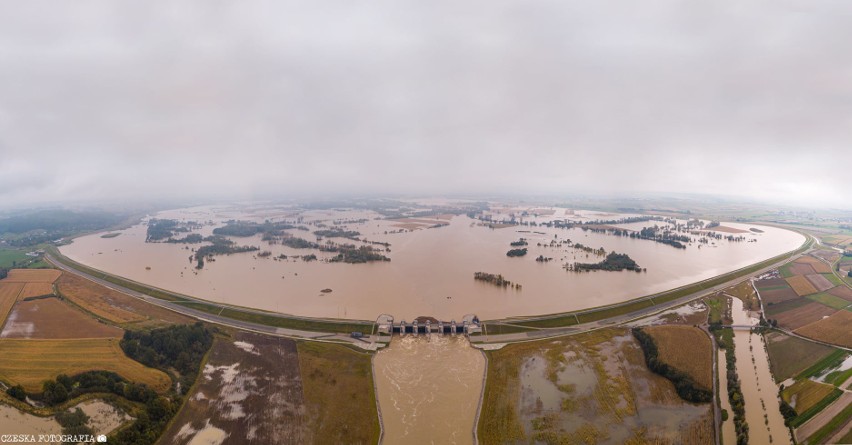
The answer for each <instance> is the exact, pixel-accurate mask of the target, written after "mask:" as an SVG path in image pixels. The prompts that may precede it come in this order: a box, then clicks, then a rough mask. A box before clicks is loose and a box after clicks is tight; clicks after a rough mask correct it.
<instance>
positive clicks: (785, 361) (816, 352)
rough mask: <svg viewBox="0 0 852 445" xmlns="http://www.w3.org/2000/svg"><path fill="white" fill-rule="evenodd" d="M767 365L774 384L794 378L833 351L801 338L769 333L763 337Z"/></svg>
mask: <svg viewBox="0 0 852 445" xmlns="http://www.w3.org/2000/svg"><path fill="white" fill-rule="evenodd" d="M765 338H766V350H767V352H768V353H769V363H770V366H771V368H772V375H773V377H774V378H775V381H776V382H783V381H784V380H787V379H788V378H791V377H794V376H796V375H797V374H799V373H800V372H802V371H803V370H804V369H805V368H807V367H808V366H809V365H810V364H812V363H817V362H819V361H820V360H822V359H824V358H825V357H827V356H828V355H829V354H831V352H832V351H834V349H833V348H830V347H828V346H823V345H820V344H817V343H814V342H810V341H807V340H802V339H801V338H797V337H792V336H789V335H786V334H783V333H781V332H769V333H767V334H766V336H765Z"/></svg>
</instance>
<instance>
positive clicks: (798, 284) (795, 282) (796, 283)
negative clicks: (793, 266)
mask: <svg viewBox="0 0 852 445" xmlns="http://www.w3.org/2000/svg"><path fill="white" fill-rule="evenodd" d="M787 283H788V284H789V285H790V287H792V288H793V290H794V291H796V294H797V295H799V296H800V297H804V296H805V295H810V294H815V293H817V289H816V287H814V285H813V284H811V282H810V281H808V279H807V278H805V276H804V275H796V276H792V277H789V278H787Z"/></svg>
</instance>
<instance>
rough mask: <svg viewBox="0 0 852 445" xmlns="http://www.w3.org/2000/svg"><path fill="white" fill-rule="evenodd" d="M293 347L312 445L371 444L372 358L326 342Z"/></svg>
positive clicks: (375, 431) (374, 436)
mask: <svg viewBox="0 0 852 445" xmlns="http://www.w3.org/2000/svg"><path fill="white" fill-rule="evenodd" d="M296 348H297V350H298V352H299V372H300V373H301V376H302V388H303V390H304V398H305V412H306V417H307V419H308V426H307V429H308V430H309V431H312V432H313V443H317V444H327V443H347V444H372V443H376V442H377V441H378V439H379V434H380V428H379V418H378V411H377V409H376V392H375V388H374V386H373V371H372V356H371V355H370V354H367V353H363V352H360V351H356V350H354V349H351V348H349V347H347V346H342V345H336V344H331V343H317V342H308V341H303V342H298V343H297V344H296ZM353 407H354V408H353Z"/></svg>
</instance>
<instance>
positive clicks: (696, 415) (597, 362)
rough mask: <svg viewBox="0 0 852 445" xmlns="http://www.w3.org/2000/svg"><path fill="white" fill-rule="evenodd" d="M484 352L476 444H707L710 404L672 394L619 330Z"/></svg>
mask: <svg viewBox="0 0 852 445" xmlns="http://www.w3.org/2000/svg"><path fill="white" fill-rule="evenodd" d="M489 357H490V361H489V380H488V388H486V396H485V400H486V403H485V405H484V406H483V413H482V420H481V421H480V426H479V431H480V433H481V443H484V444H491V443H519V444H520V443H578V444H579V443H585V444H601V445H603V444H624V443H666V444H667V443H678V444H696V445H698V444H707V443H712V440H713V421H712V409H711V405H710V404H709V403H704V404H692V403H687V402H684V401H683V400H682V399H681V398H680V397H678V395H677V394H676V392H675V389H674V385H672V383H671V382H670V381H669V380H667V379H665V378H664V377H661V376H659V375H657V374H654V373H652V372H651V371H650V370H648V368H647V367H646V366H645V363H644V357H643V354H642V351H641V349H640V347H639V345H638V343H637V342H636V341H635V339H634V338H633V336H632V335H631V334H630V332H629V331H627V330H625V329H610V330H603V331H596V332H591V333H586V334H580V335H577V336H575V337H569V338H565V339H560V340H543V341H539V342H533V343H524V344H514V345H508V346H506V347H505V348H503V349H502V350H498V351H493V352H489Z"/></svg>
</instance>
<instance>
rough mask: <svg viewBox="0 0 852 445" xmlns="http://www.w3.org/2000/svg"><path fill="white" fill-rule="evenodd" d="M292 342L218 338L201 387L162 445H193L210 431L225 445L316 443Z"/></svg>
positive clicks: (261, 337) (238, 336)
mask: <svg viewBox="0 0 852 445" xmlns="http://www.w3.org/2000/svg"><path fill="white" fill-rule="evenodd" d="M304 405H305V402H304V399H303V396H302V377H301V374H300V371H299V357H298V352H297V351H296V343H295V342H294V341H293V340H289V339H282V338H276V337H269V336H265V335H260V334H252V333H245V332H238V333H237V334H236V335H235V336H234V338H232V339H231V338H221V337H220V338H216V340H215V342H214V343H213V348H212V349H211V352H210V356H209V359H208V361H207V363H206V364H205V366H204V370H203V373H202V375H201V376H200V377H199V380H198V383H197V384H196V385H195V387H194V388H193V392H192V393H191V394H189V395H188V396H187V401H186V404H185V405H184V407H183V408H182V409H181V411H180V412H179V413H178V415H177V416H176V417H175V419H174V421H173V422H172V424H171V426H170V428H169V429H168V430H167V431H166V432H165V434H163V437H162V439H161V440H160V443H161V444H164V445H166V444H169V445H171V444H186V443H195V442H198V441H200V440H201V439H202V437H203V436H204V434H205V433H203V431H204V430H205V429H206V428H210V427H212V428H216V429H220V430H223V431H226V432H227V433H228V435H227V438H225V440H224V441H223V442H221V443H223V444H238V443H240V444H241V443H257V444H267V443H280V444H302V443H312V442H314V441H313V436H312V435H313V431H312V430H311V429H309V428H308V426H309V424H308V421H307V419H306V414H307V413H306V411H305V406H304Z"/></svg>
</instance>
